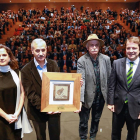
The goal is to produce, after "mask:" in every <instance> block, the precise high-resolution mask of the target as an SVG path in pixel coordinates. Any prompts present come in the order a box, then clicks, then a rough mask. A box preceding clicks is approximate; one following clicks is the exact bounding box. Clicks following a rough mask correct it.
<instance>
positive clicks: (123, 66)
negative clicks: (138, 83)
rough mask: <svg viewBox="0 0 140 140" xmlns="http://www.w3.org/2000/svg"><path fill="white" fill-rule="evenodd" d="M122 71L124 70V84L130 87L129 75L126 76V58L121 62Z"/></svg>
mask: <svg viewBox="0 0 140 140" xmlns="http://www.w3.org/2000/svg"><path fill="white" fill-rule="evenodd" d="M120 69H121V70H120V72H122V77H123V79H124V84H125V86H124V87H126V88H128V86H127V76H126V58H124V59H122V63H121V67H120Z"/></svg>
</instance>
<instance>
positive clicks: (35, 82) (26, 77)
mask: <svg viewBox="0 0 140 140" xmlns="http://www.w3.org/2000/svg"><path fill="white" fill-rule="evenodd" d="M58 71H59V69H58V67H57V64H56V62H55V61H53V60H50V59H47V72H58ZM21 80H22V84H23V87H24V90H25V94H26V95H27V99H28V104H27V114H28V118H29V119H30V120H35V121H38V122H44V121H47V117H48V116H47V115H46V114H47V113H43V112H40V109H41V86H42V80H41V77H40V75H39V73H38V71H37V68H36V66H35V63H34V60H31V61H30V62H29V63H28V64H27V65H25V66H24V67H23V68H22V70H21Z"/></svg>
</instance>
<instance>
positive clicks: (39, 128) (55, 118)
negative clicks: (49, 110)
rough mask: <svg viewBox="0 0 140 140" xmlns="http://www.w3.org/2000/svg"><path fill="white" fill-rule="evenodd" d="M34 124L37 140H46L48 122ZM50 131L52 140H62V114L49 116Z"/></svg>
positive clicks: (34, 122)
mask: <svg viewBox="0 0 140 140" xmlns="http://www.w3.org/2000/svg"><path fill="white" fill-rule="evenodd" d="M32 122H33V125H34V128H35V131H36V136H37V140H46V122H36V121H32ZM48 131H49V137H50V140H60V114H54V115H49V118H48Z"/></svg>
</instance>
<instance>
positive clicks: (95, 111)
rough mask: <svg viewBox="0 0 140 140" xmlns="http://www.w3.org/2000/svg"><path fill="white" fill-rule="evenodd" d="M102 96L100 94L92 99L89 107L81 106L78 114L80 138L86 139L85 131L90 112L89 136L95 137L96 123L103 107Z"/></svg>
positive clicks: (86, 131)
mask: <svg viewBox="0 0 140 140" xmlns="http://www.w3.org/2000/svg"><path fill="white" fill-rule="evenodd" d="M104 103H105V101H104V98H103V96H101V97H100V98H96V99H94V101H93V104H92V106H91V108H90V109H88V108H85V107H84V106H82V108H81V112H80V113H79V116H80V123H79V136H80V138H81V139H87V133H88V120H89V115H90V110H91V109H92V112H91V117H92V118H91V127H90V137H91V138H94V137H96V134H97V131H98V125H99V121H100V118H101V115H102V111H103V108H104Z"/></svg>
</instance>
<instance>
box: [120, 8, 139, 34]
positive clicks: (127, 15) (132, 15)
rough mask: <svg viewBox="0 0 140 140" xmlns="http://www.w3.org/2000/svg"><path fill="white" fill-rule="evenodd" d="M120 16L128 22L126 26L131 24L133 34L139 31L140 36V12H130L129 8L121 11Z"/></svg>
mask: <svg viewBox="0 0 140 140" xmlns="http://www.w3.org/2000/svg"><path fill="white" fill-rule="evenodd" d="M120 16H121V18H123V19H124V20H126V25H128V24H130V29H131V30H132V32H135V30H136V29H138V34H137V35H138V36H140V11H139V10H138V9H136V10H129V9H128V8H127V9H123V8H122V9H121V10H120Z"/></svg>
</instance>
